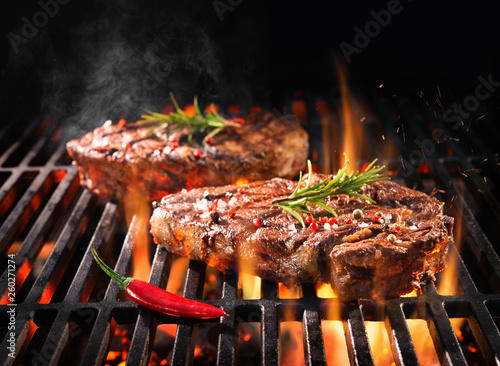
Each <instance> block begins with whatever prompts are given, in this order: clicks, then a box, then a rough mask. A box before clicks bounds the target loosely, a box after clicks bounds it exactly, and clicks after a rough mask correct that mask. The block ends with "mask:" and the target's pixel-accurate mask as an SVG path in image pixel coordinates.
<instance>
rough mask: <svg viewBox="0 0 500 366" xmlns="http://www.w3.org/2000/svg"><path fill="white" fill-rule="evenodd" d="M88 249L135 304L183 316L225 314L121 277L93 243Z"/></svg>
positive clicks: (141, 282)
mask: <svg viewBox="0 0 500 366" xmlns="http://www.w3.org/2000/svg"><path fill="white" fill-rule="evenodd" d="M90 250H91V252H92V255H93V256H94V259H95V260H96V262H97V263H98V264H99V266H100V267H101V268H102V270H103V271H104V272H106V274H107V275H108V276H110V277H111V278H112V279H113V280H115V281H116V283H117V284H118V286H120V289H121V290H122V291H124V292H125V295H126V296H127V297H128V298H129V299H130V300H132V301H133V302H135V303H136V304H139V305H141V306H144V307H145V308H148V309H151V310H154V311H158V312H160V313H164V314H168V315H174V316H179V317H184V318H198V319H208V318H218V317H220V316H223V315H227V314H226V313H225V312H224V311H223V310H222V309H219V308H218V307H215V306H212V305H208V304H205V303H202V302H199V301H195V300H190V299H186V298H184V297H182V296H177V295H175V294H173V293H171V292H168V291H165V290H162V289H161V288H159V287H156V286H154V285H152V284H150V283H148V282H144V281H141V280H136V279H135V278H132V277H122V276H120V275H119V274H118V273H116V272H115V271H113V270H112V269H111V268H109V267H108V266H107V265H106V263H104V262H103V261H102V260H101V258H99V256H98V255H97V253H96V251H95V249H94V243H92V244H91V245H90Z"/></svg>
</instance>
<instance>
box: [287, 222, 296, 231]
mask: <svg viewBox="0 0 500 366" xmlns="http://www.w3.org/2000/svg"><path fill="white" fill-rule="evenodd" d="M287 228H288V231H294V232H296V231H297V228H296V227H295V224H289V225H288V226H287Z"/></svg>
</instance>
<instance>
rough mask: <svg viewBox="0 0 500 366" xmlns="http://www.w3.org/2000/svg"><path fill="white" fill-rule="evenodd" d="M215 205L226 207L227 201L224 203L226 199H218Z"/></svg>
mask: <svg viewBox="0 0 500 366" xmlns="http://www.w3.org/2000/svg"><path fill="white" fill-rule="evenodd" d="M217 206H218V207H219V208H226V206H227V203H226V201H223V200H219V201H218V202H217Z"/></svg>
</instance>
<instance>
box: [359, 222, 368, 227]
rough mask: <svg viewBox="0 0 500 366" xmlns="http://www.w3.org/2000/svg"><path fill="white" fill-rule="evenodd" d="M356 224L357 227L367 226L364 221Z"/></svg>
mask: <svg viewBox="0 0 500 366" xmlns="http://www.w3.org/2000/svg"><path fill="white" fill-rule="evenodd" d="M358 226H359V227H367V226H368V224H367V223H366V222H361V223H359V225H358Z"/></svg>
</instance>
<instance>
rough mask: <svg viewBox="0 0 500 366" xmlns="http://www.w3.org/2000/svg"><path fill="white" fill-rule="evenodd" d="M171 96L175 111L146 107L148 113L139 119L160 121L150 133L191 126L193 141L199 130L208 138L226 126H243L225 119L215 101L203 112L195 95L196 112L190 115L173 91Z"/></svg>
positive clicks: (171, 130)
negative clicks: (151, 109) (161, 111)
mask: <svg viewBox="0 0 500 366" xmlns="http://www.w3.org/2000/svg"><path fill="white" fill-rule="evenodd" d="M170 98H171V99H172V103H173V104H174V107H175V111H173V112H172V113H170V114H163V113H155V112H152V111H150V110H147V109H146V113H145V114H143V115H142V116H141V119H140V120H139V121H138V122H139V123H151V122H158V123H159V125H158V126H154V127H152V128H151V129H150V130H149V131H148V133H147V134H148V135H149V134H150V133H151V132H153V131H154V130H156V129H163V128H166V127H170V131H169V132H170V133H171V132H173V131H175V130H177V129H179V128H182V127H186V126H191V127H192V130H191V132H190V133H189V135H188V140H189V141H191V139H192V138H193V135H195V134H197V133H199V132H205V133H207V135H206V136H205V140H207V139H210V138H213V137H214V136H215V135H217V134H218V133H219V132H220V131H222V130H223V129H224V128H226V127H229V126H231V127H239V126H241V124H239V123H236V122H232V121H231V120H228V119H225V118H224V117H222V116H221V115H220V114H219V113H217V110H216V108H215V105H214V104H213V103H212V104H211V105H210V106H209V107H208V111H207V112H205V113H202V112H201V110H200V108H199V106H198V98H197V97H194V101H193V108H194V111H195V113H194V115H189V114H187V113H186V112H185V111H183V110H182V109H181V108H180V107H179V104H178V103H177V101H176V100H175V98H174V96H173V94H172V93H170Z"/></svg>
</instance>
